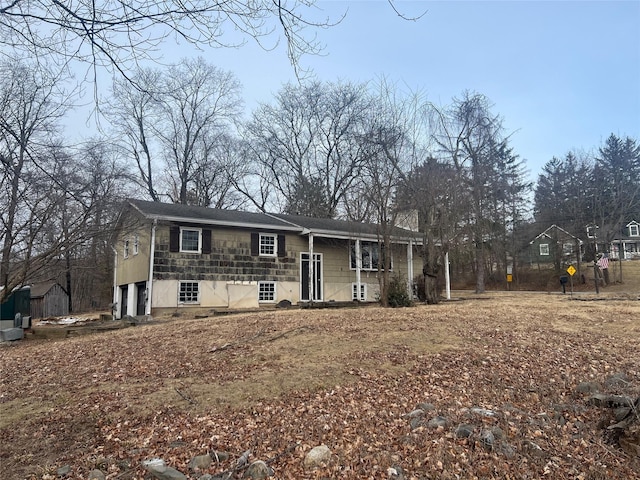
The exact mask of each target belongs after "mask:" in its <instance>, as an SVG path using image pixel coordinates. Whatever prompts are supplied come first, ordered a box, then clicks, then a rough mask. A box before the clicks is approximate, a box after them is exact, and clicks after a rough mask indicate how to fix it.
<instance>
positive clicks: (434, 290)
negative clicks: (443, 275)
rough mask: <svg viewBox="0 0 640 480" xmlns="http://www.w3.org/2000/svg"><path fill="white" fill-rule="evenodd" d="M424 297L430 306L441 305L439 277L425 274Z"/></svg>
mask: <svg viewBox="0 0 640 480" xmlns="http://www.w3.org/2000/svg"><path fill="white" fill-rule="evenodd" d="M424 295H425V300H426V302H427V303H428V304H429V305H436V304H438V303H440V290H439V288H438V277H437V275H431V274H425V276H424Z"/></svg>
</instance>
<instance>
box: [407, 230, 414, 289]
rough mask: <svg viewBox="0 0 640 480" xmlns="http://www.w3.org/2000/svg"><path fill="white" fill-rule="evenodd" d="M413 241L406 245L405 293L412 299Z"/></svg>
mask: <svg viewBox="0 0 640 480" xmlns="http://www.w3.org/2000/svg"><path fill="white" fill-rule="evenodd" d="M412 287H413V240H409V244H408V245H407V292H408V293H409V298H413V288H412Z"/></svg>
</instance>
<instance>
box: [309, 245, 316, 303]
mask: <svg viewBox="0 0 640 480" xmlns="http://www.w3.org/2000/svg"><path fill="white" fill-rule="evenodd" d="M315 269H316V267H315V262H314V261H313V233H309V302H313V290H314V288H313V287H314V282H315Z"/></svg>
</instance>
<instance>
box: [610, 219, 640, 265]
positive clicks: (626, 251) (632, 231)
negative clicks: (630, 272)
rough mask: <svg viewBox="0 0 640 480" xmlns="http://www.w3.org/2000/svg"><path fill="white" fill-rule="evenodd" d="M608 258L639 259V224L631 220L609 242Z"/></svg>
mask: <svg viewBox="0 0 640 480" xmlns="http://www.w3.org/2000/svg"><path fill="white" fill-rule="evenodd" d="M609 256H610V258H614V259H621V260H631V259H634V258H638V259H640V223H639V222H637V221H636V220H632V221H631V222H629V223H627V224H626V225H625V227H624V229H623V234H622V235H617V236H616V237H615V238H614V239H613V241H612V242H611V249H610V255H609Z"/></svg>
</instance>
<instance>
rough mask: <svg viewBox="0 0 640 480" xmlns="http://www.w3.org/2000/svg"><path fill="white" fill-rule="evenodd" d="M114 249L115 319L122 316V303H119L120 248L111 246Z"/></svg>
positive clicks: (113, 307)
mask: <svg viewBox="0 0 640 480" xmlns="http://www.w3.org/2000/svg"><path fill="white" fill-rule="evenodd" d="M111 249H112V250H113V304H112V306H111V314H112V315H113V319H114V320H115V319H116V318H118V317H119V316H120V304H119V303H118V295H119V294H120V289H119V288H118V250H116V249H115V248H113V247H111Z"/></svg>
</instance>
